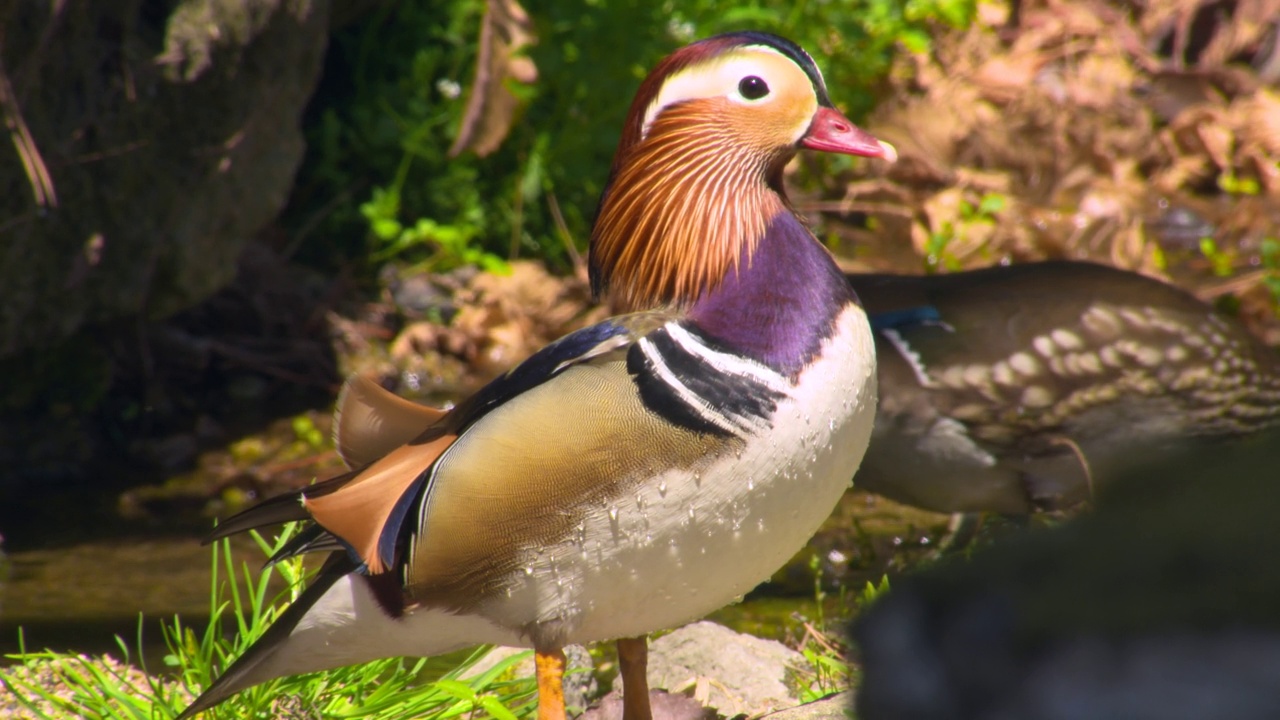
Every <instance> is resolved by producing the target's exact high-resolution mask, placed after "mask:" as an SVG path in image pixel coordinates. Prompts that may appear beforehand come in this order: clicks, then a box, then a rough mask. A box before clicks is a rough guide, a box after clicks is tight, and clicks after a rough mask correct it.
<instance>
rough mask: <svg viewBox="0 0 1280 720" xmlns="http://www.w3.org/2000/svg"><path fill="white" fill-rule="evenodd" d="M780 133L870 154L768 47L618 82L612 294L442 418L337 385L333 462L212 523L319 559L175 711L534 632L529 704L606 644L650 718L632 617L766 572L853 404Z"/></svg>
mask: <svg viewBox="0 0 1280 720" xmlns="http://www.w3.org/2000/svg"><path fill="white" fill-rule="evenodd" d="M800 148H810V149H814V150H821V151H826V152H837V153H845V154H850V155H862V156H867V157H880V158H886V159H892V158H893V149H892V148H891V147H889V146H888V145H885V144H882V143H880V142H878V141H876V140H875V139H874V138H872V137H871V136H870V135H868V134H867V133H865V132H863V131H862V130H860V129H858V128H857V127H855V126H854V125H853V124H852V123H851V122H849V121H848V120H847V119H846V118H845V117H844V116H843V115H842V114H841V113H840V112H839V111H838V110H836V109H835V108H834V107H833V106H832V104H831V101H830V99H829V98H828V96H827V90H826V87H825V86H824V83H823V79H822V75H821V74H820V73H819V71H818V69H817V67H816V66H815V65H814V62H813V60H812V59H811V58H810V57H809V56H808V55H807V54H806V53H805V52H804V51H803V50H802V49H801V48H799V47H798V46H796V45H794V44H793V43H791V42H790V41H787V40H785V39H783V38H780V37H776V36H773V35H767V34H763V33H755V32H742V33H734V34H729V35H721V36H717V37H714V38H710V39H707V40H703V41H701V42H697V43H694V44H692V45H689V46H687V47H685V48H682V49H680V50H678V51H676V52H675V53H674V54H672V55H670V56H669V57H667V58H666V59H665V60H663V61H662V62H661V63H660V64H659V65H658V66H657V68H656V69H655V70H654V71H653V72H652V73H651V74H650V75H649V76H648V78H647V79H646V80H645V81H644V82H643V83H642V84H641V86H640V89H639V91H638V94H637V96H636V99H635V101H634V102H633V104H632V106H631V113H630V116H629V119H628V120H627V124H626V126H625V128H624V130H623V133H622V139H621V142H620V144H619V147H618V151H617V155H616V157H615V160H614V163H613V167H612V170H611V174H610V178H609V182H608V184H607V186H606V190H605V192H604V195H603V197H602V199H601V203H600V208H599V213H598V217H597V220H596V223H595V227H594V229H593V231H592V235H591V249H590V272H591V280H592V287H593V289H594V290H595V291H596V292H597V294H599V293H604V292H606V291H607V292H608V293H610V294H611V296H612V300H613V304H614V307H616V308H618V309H619V311H620V312H623V313H626V314H623V315H619V316H616V317H613V318H611V319H609V320H606V321H604V322H602V323H600V324H597V325H594V326H592V327H588V328H586V329H583V330H580V331H577V332H574V333H572V334H570V335H567V336H565V337H564V338H561V339H560V340H558V341H556V342H554V343H552V344H551V345H548V346H547V347H545V348H543V349H542V350H541V351H539V352H537V353H535V354H534V355H533V356H532V357H530V358H529V359H528V360H527V361H525V362H524V363H522V364H521V365H519V366H517V367H516V368H515V369H514V370H512V371H511V372H509V373H507V374H506V375H504V376H502V377H500V378H498V379H497V380H495V381H494V382H492V383H490V384H489V385H487V386H486V387H484V388H482V389H481V390H480V391H479V392H478V393H476V394H475V395H474V396H472V397H471V398H469V399H467V400H465V401H463V402H462V403H460V404H459V405H458V406H457V407H455V408H454V409H452V410H451V411H449V412H447V413H444V412H440V411H434V410H431V409H429V408H421V407H418V406H416V405H414V404H412V403H408V402H407V401H403V400H399V399H398V398H395V397H394V396H391V395H390V394H389V393H386V392H385V391H383V390H382V389H381V388H379V387H378V386H376V385H375V384H373V383H371V382H370V381H367V380H360V379H356V380H353V381H351V382H350V383H349V385H348V387H347V390H346V392H345V393H344V394H343V396H342V398H341V399H340V402H339V411H340V414H339V420H338V423H337V425H338V428H339V429H338V444H339V448H340V451H341V452H342V454H343V456H344V458H345V459H346V460H347V461H348V462H349V464H350V465H351V466H352V467H353V468H354V469H353V470H352V471H351V472H350V473H348V474H345V475H342V476H339V477H336V478H333V479H331V480H328V481H325V482H322V483H319V484H316V485H314V486H312V487H309V488H306V489H304V490H302V491H300V492H298V493H296V494H293V495H289V496H285V497H281V498H275V499H272V500H269V501H267V502H265V503H263V504H261V505H259V506H257V507H255V508H252V509H250V510H248V511H246V512H244V513H241V514H240V515H238V516H236V517H233V518H231V519H230V520H228V521H227V522H226V523H224V524H223V525H222V526H220V527H219V528H218V529H217V531H216V532H215V537H224V536H227V535H229V534H232V533H235V532H239V531H242V530H247V529H249V528H253V527H261V526H264V525H270V524H274V523H279V522H282V521H287V520H304V519H305V520H311V521H313V524H311V525H309V526H308V528H307V529H306V530H305V531H304V532H303V533H302V534H301V535H300V536H299V538H298V539H297V541H296V542H293V543H292V544H290V545H289V547H287V548H285V549H284V550H283V551H282V552H281V553H280V556H281V557H288V556H291V555H296V554H298V553H301V552H310V551H317V550H319V551H329V552H330V554H329V556H328V559H327V561H326V562H325V563H324V566H323V568H322V569H321V570H320V571H319V574H318V576H317V577H316V578H315V580H314V581H313V582H312V583H311V585H310V586H309V587H308V588H307V589H306V591H305V592H304V593H303V594H302V596H301V597H300V598H299V599H298V600H297V601H296V602H294V603H293V604H292V605H291V606H290V607H289V608H288V609H287V610H286V611H285V612H284V613H283V614H282V615H281V617H280V618H279V619H278V620H277V621H276V623H275V624H274V625H273V626H272V627H271V628H270V629H269V630H268V631H267V632H266V633H265V634H264V636H263V637H262V639H261V640H259V641H258V642H257V643H256V644H254V645H253V646H252V647H250V648H249V650H247V651H246V652H245V653H244V655H242V656H241V657H240V658H239V659H238V660H236V661H235V662H234V663H233V664H232V665H231V666H230V667H229V668H228V669H227V670H226V671H225V672H224V673H223V675H222V676H221V677H220V678H219V679H218V680H217V682H215V683H214V684H213V685H212V686H211V687H210V688H208V689H207V690H205V692H204V693H203V694H202V695H201V696H200V697H198V698H197V699H196V700H195V702H194V703H192V705H191V706H190V707H189V708H187V710H186V711H185V712H184V713H183V714H182V715H181V717H182V718H190V717H192V716H194V715H195V714H196V713H198V712H200V711H202V710H205V709H207V708H210V707H212V706H214V705H215V704H217V703H219V702H221V701H222V700H224V699H226V698H227V697H229V696H230V695H232V694H234V693H236V692H238V691H239V690H242V689H244V688H247V687H249V686H252V685H255V684H257V683H260V682H264V681H266V680H270V679H272V678H276V677H281V676H285V675H292V674H296V673H303V672H309V671H314V670H321V669H325V668H331V667H336V666H341V665H347V664H352V663H358V662H363V661H368V660H373V659H377V658H383V657H395V656H401V655H412V656H423V655H434V654H438V653H441V652H446V651H450V650H453V649H457V648H460V647H465V646H469V645H474V644H478V643H495V644H502V645H515V646H526V647H528V646H532V647H533V648H534V650H535V667H536V672H537V676H538V714H539V717H540V718H543V719H545V720H550V719H551V718H562V717H563V716H564V704H563V695H562V692H561V686H560V681H561V674H562V672H563V667H564V655H563V652H562V648H563V647H564V646H565V645H568V644H573V643H584V642H590V641H598V640H608V639H619V638H620V640H619V641H618V648H619V655H620V659H621V663H620V665H621V668H622V680H623V687H624V698H625V700H624V716H625V717H626V718H627V720H643V719H645V718H648V717H649V716H650V711H649V704H648V703H649V694H648V688H647V683H646V681H645V640H644V635H645V634H647V633H649V632H651V631H653V630H658V629H661V628H667V627H673V626H676V625H680V624H682V623H684V622H687V621H689V620H692V619H695V618H698V617H700V616H702V615H704V614H706V613H708V612H710V611H712V610H715V609H717V608H719V607H721V606H723V605H725V604H726V603H728V602H731V601H732V600H733V599H734V598H736V597H739V596H741V595H742V594H743V593H745V592H747V591H748V590H750V589H751V588H752V587H754V586H755V585H756V584H758V583H760V582H761V581H763V580H765V579H767V578H768V577H769V575H770V574H771V573H772V572H773V571H775V570H776V569H777V568H778V567H780V566H781V565H782V564H783V563H784V562H785V561H786V560H787V559H788V558H789V557H790V556H791V555H792V553H794V552H795V551H796V550H798V549H799V548H800V547H801V546H802V545H803V544H804V543H805V542H806V541H807V540H808V539H809V537H810V535H812V533H813V532H814V531H815V530H816V529H817V527H818V525H819V524H820V523H821V522H822V521H823V520H824V519H825V518H826V517H827V515H828V514H829V513H830V512H831V509H832V508H833V507H834V506H835V504H836V502H837V501H838V499H839V498H840V496H841V494H842V493H843V492H844V490H845V489H846V488H847V487H848V485H849V479H850V477H851V476H852V474H853V471H854V470H855V469H856V468H857V466H858V462H859V460H860V459H861V457H862V454H863V452H864V450H865V449H866V446H867V442H868V439H869V437H870V434H871V423H872V420H873V418H874V415H875V386H876V380H875V352H874V346H873V342H872V339H871V330H870V327H869V325H868V322H867V319H866V315H865V314H864V312H863V310H862V308H861V307H860V306H859V305H858V302H857V299H856V296H855V295H854V293H853V292H852V291H851V289H850V288H849V285H848V283H847V282H846V281H845V279H844V276H843V275H842V274H841V273H840V271H839V270H838V269H837V267H836V265H835V263H834V261H833V260H832V258H831V256H830V255H829V254H828V252H827V250H826V249H825V248H824V247H823V246H822V245H821V244H820V243H819V242H818V241H817V239H816V238H815V237H814V236H813V234H812V233H811V232H810V231H809V229H808V228H807V227H806V226H805V224H804V223H803V222H802V221H801V220H800V219H799V218H798V217H797V216H796V215H795V214H794V212H793V211H792V209H791V206H790V204H789V202H788V201H787V198H786V195H785V194H784V192H783V187H782V170H783V166H784V165H785V164H786V163H787V161H788V160H790V159H791V158H792V157H793V156H794V155H795V154H796V152H797V150H799V149H800Z"/></svg>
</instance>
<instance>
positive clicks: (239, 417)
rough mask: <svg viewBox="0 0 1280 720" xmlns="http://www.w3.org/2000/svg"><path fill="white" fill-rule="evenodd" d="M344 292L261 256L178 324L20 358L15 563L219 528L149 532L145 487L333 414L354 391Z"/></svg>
mask: <svg viewBox="0 0 1280 720" xmlns="http://www.w3.org/2000/svg"><path fill="white" fill-rule="evenodd" d="M347 291H348V288H347V283H346V282H345V281H344V280H343V279H342V276H341V275H339V278H338V279H336V280H332V279H324V278H322V277H320V276H319V275H317V274H315V273H313V272H311V271H308V270H305V269H302V268H299V267H297V266H294V265H289V264H287V263H286V262H284V261H283V260H282V259H281V258H280V257H279V256H277V255H276V254H275V252H274V251H273V250H272V249H271V248H269V247H268V246H267V245H266V243H264V242H259V243H258V244H255V245H251V246H250V247H249V248H248V249H247V250H246V251H245V253H244V254H243V256H242V257H241V259H240V263H239V269H238V273H237V276H236V279H235V281H234V282H233V283H232V284H231V285H230V286H228V287H227V288H224V289H223V290H221V291H219V292H218V293H216V294H215V295H213V296H212V297H210V298H209V299H208V300H206V301H204V302H202V303H200V304H199V305H197V306H195V307H193V308H191V309H190V310H187V311H184V312H182V313H179V314H178V315H175V316H173V317H172V318H169V319H167V320H164V321H160V322H145V321H138V322H136V323H128V324H117V325H112V326H107V327H101V328H97V329H95V330H94V331H93V332H92V333H89V334H84V335H81V336H77V337H76V338H73V339H72V340H70V341H68V342H67V343H64V344H63V345H61V346H59V347H58V348H55V349H52V350H49V351H43V352H32V353H28V354H26V355H23V356H19V357H15V358H9V359H6V360H4V361H3V362H2V363H0V364H2V365H3V368H2V371H3V372H4V373H5V375H6V376H7V377H9V378H11V379H14V384H13V385H11V386H10V387H9V390H7V391H6V392H5V393H4V395H5V397H4V402H3V403H2V404H0V435H3V436H4V437H5V438H6V442H5V443H4V444H3V447H2V448H0V467H3V468H4V469H3V474H2V475H0V496H3V498H4V501H3V502H0V532H2V533H3V536H4V543H5V547H6V548H7V549H8V550H10V551H18V550H26V549H32V548H47V547H55V546H66V545H71V544H75V543H80V542H84V541H87V540H90V539H95V538H119V537H124V536H149V535H155V534H182V535H187V536H190V535H193V534H198V533H201V532H203V531H204V530H205V529H207V528H208V527H209V526H210V524H211V519H210V518H208V517H205V516H204V515H202V507H201V504H200V503H199V502H197V501H184V500H182V499H178V500H175V501H174V502H172V503H168V504H166V505H165V506H164V507H163V509H162V512H153V513H150V514H148V516H147V517H146V518H145V521H143V522H139V520H138V518H137V517H131V518H126V517H124V516H123V515H122V513H121V512H120V495H121V493H122V492H124V491H126V490H128V489H129V488H131V487H135V486H140V485H149V484H158V483H162V482H164V481H165V480H166V479H167V478H169V477H172V476H174V475H176V474H178V473H182V472H185V471H189V470H191V469H192V468H193V467H194V465H195V462H196V459H197V457H198V455H199V454H200V453H201V452H203V451H206V450H209V449H213V448H218V447H223V446H225V445H227V444H228V443H230V442H232V441H234V440H236V439H237V438H241V437H244V436H246V435H251V434H255V433H258V432H261V431H262V430H263V429H264V428H266V427H267V426H268V425H269V424H270V423H271V422H273V421H275V420H277V419H279V418H282V417H290V416H293V415H296V414H298V413H300V412H303V411H305V410H308V409H321V408H326V407H328V405H329V404H331V403H332V401H333V397H334V395H335V394H336V392H337V389H338V387H339V384H340V381H339V377H338V370H337V361H336V358H335V355H334V350H333V347H332V345H331V343H330V329H329V324H328V321H327V313H328V312H329V311H330V310H331V309H332V308H333V307H334V305H335V304H336V303H337V302H338V299H339V298H340V297H342V295H343V294H344V293H345V292H347Z"/></svg>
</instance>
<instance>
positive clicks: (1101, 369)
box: [849, 262, 1280, 514]
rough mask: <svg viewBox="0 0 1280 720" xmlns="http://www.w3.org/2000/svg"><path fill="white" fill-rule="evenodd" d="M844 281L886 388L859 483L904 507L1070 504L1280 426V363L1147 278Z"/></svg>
mask: <svg viewBox="0 0 1280 720" xmlns="http://www.w3.org/2000/svg"><path fill="white" fill-rule="evenodd" d="M849 282H850V283H851V284H852V286H853V287H854V289H855V290H856V291H857V293H858V296H859V297H860V298H861V300H862V302H863V305H864V307H865V308H866V309H867V312H868V313H869V314H870V315H871V323H872V327H873V328H875V335H876V352H877V354H878V374H879V381H880V384H879V390H880V403H879V410H878V414H877V416H876V423H875V430H874V432H873V433H872V439H871V447H870V448H869V449H868V450H867V454H866V457H865V458H864V459H863V461H862V466H861V468H859V470H858V473H857V475H856V477H855V478H854V483H855V484H856V485H858V486H859V487H861V488H863V489H866V490H869V491H871V492H874V493H878V494H881V495H884V496H887V497H889V498H892V499H894V500H898V501H900V502H905V503H908V504H911V505H916V506H919V507H924V508H928V509H931V510H936V511H939V512H978V511H994V512H1002V513H1014V514H1021V513H1027V512H1031V511H1032V510H1035V509H1042V508H1053V507H1062V506H1066V505H1071V504H1075V503H1077V502H1080V501H1082V500H1085V499H1088V498H1089V497H1090V495H1091V492H1092V489H1093V487H1094V486H1095V485H1096V484H1099V483H1105V482H1107V481H1109V480H1110V479H1111V478H1112V477H1113V476H1114V475H1115V474H1116V473H1117V472H1119V471H1120V470H1122V469H1123V466H1125V465H1127V464H1131V463H1132V462H1133V461H1135V460H1141V459H1142V458H1144V457H1147V456H1148V455H1150V454H1151V453H1154V452H1159V451H1160V450H1162V449H1165V450H1167V449H1169V448H1171V447H1175V446H1180V445H1182V444H1185V443H1186V442H1188V441H1190V440H1192V439H1206V440H1207V439H1227V438H1232V437H1238V436H1242V435H1246V434H1249V433H1252V432H1254V431H1256V430H1259V429H1262V428H1263V427H1265V426H1267V425H1269V424H1273V423H1277V422H1280V357H1278V356H1277V355H1276V354H1275V353H1274V352H1273V351H1272V350H1271V349H1270V348H1268V347H1266V346H1265V345H1263V344H1262V343H1261V342H1260V341H1259V340H1258V339H1257V338H1255V337H1253V336H1252V335H1250V334H1249V333H1248V332H1247V331H1246V330H1245V329H1244V328H1242V327H1240V326H1239V324H1237V323H1235V322H1233V321H1231V320H1229V319H1227V318H1224V317H1223V316H1221V315H1219V314H1218V313H1216V312H1214V310H1213V309H1212V308H1210V307H1209V306H1207V305H1205V304H1204V303H1202V302H1200V301H1199V300H1197V299H1196V298H1195V297H1193V296H1191V295H1190V294H1188V293H1186V292H1184V291H1182V290H1180V289H1178V288H1175V287H1173V286H1171V285H1167V284H1165V283H1162V282H1159V281H1157V280H1154V279H1151V278H1148V277H1144V276H1142V275H1138V274H1136V273H1131V272H1125V271H1123V270H1117V269H1115V268H1110V267H1106V266H1103V265H1094V264H1089V263H1082V262H1042V263H1031V264H1025V265H1011V266H1008V267H993V268H988V269H984V270H975V271H971V272H962V273H954V274H949V275H933V276H925V277H915V276H901V275H856V274H855V275H849Z"/></svg>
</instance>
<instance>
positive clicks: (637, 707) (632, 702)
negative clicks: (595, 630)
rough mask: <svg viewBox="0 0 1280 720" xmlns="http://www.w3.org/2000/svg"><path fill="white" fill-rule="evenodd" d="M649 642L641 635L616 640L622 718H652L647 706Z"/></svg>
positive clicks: (642, 719)
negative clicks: (620, 681) (620, 683)
mask: <svg viewBox="0 0 1280 720" xmlns="http://www.w3.org/2000/svg"><path fill="white" fill-rule="evenodd" d="M648 668H649V642H648V640H647V639H646V638H645V637H644V636H643V635H642V636H640V637H634V638H622V639H620V640H618V674H619V675H621V676H622V720H653V710H652V708H650V707H649V678H648V676H647V675H646V672H647V671H648Z"/></svg>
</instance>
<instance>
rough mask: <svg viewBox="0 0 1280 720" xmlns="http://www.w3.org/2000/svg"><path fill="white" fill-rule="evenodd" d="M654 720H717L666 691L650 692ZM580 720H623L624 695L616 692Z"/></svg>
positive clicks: (695, 704) (707, 710) (708, 711)
mask: <svg viewBox="0 0 1280 720" xmlns="http://www.w3.org/2000/svg"><path fill="white" fill-rule="evenodd" d="M649 709H650V710H652V711H653V720H715V717H716V712H715V711H714V710H712V709H710V708H705V707H703V706H702V705H701V704H699V703H698V701H697V700H694V699H693V698H691V697H688V696H685V695H680V694H677V693H669V692H667V691H666V690H650V691H649ZM578 720H622V693H621V692H619V691H617V690H614V691H613V692H611V693H609V694H608V695H606V696H604V699H603V700H601V701H600V702H599V703H597V704H596V705H595V706H593V707H592V708H591V709H590V710H587V711H586V712H584V713H583V714H582V715H581V716H580V717H579V718H578Z"/></svg>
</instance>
